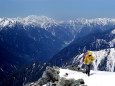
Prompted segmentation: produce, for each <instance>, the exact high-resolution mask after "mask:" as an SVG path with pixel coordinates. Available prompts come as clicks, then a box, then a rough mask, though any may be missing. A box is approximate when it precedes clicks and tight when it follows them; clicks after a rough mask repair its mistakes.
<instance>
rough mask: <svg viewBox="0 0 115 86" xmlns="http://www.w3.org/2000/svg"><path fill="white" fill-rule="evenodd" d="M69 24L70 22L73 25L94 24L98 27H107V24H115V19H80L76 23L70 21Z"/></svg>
mask: <svg viewBox="0 0 115 86" xmlns="http://www.w3.org/2000/svg"><path fill="white" fill-rule="evenodd" d="M68 22H70V23H71V24H75V23H81V24H87V25H89V26H90V25H91V24H92V23H94V24H98V25H107V24H115V19H114V18H95V19H85V18H78V19H76V20H74V21H72V20H70V21H68Z"/></svg>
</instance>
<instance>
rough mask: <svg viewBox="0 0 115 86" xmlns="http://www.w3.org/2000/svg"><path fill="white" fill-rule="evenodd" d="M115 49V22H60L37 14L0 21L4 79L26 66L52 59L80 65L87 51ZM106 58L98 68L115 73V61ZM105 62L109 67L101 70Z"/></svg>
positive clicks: (0, 69) (0, 74) (0, 63)
mask: <svg viewBox="0 0 115 86" xmlns="http://www.w3.org/2000/svg"><path fill="white" fill-rule="evenodd" d="M68 45H69V46H68ZM65 47H66V48H65ZM114 47H115V19H111V18H96V19H84V18H81V19H76V20H74V21H73V20H70V21H59V22H57V21H55V20H54V19H52V18H49V17H46V16H35V15H31V16H28V17H25V18H20V17H17V18H0V59H1V60H0V78H1V79H2V78H3V77H4V76H7V75H9V74H10V73H11V71H13V70H16V69H17V68H18V67H19V66H21V65H22V64H26V63H33V62H36V61H48V60H50V59H52V60H51V61H50V62H51V63H52V64H53V65H63V64H64V65H68V64H73V63H75V64H80V60H79V62H78V63H77V61H78V60H77V61H76V60H75V59H77V58H79V55H81V54H82V53H84V52H86V51H87V50H91V51H93V52H94V51H96V52H101V51H103V52H105V53H106V54H107V53H108V52H109V51H112V50H114ZM63 48H64V49H63ZM111 49H112V50H111ZM60 50H61V51H60ZM58 52H59V53H58ZM94 53H95V52H94ZM110 55H111V54H110ZM103 56H104V57H103V58H104V59H101V60H99V61H101V62H100V63H95V69H96V67H98V68H97V69H99V70H108V71H114V65H112V64H114V61H113V60H112V59H111V60H110V61H108V59H107V58H106V56H109V54H108V55H105V54H104V55H103ZM75 57H76V58H75ZM9 58H10V59H9ZM96 58H98V57H97V56H96ZM112 58H113V57H112ZM104 61H106V62H105V63H107V65H106V66H105V67H101V66H103V65H102V64H103V62H104ZM111 61H112V64H110V62H111ZM110 65H112V66H110ZM110 67H112V68H110Z"/></svg>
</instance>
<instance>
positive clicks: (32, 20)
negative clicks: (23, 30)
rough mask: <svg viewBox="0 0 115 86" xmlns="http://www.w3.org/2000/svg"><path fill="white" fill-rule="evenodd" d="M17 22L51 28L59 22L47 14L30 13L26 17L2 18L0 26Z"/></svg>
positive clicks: (9, 25)
mask: <svg viewBox="0 0 115 86" xmlns="http://www.w3.org/2000/svg"><path fill="white" fill-rule="evenodd" d="M16 23H20V24H23V25H24V26H29V25H31V26H33V27H34V26H39V27H41V28H45V29H46V28H49V27H51V26H55V25H56V24H57V23H56V21H55V20H53V19H51V18H48V17H46V16H35V15H30V16H27V17H25V18H21V17H17V18H0V28H1V29H2V28H3V27H13V26H14V25H15V24H16Z"/></svg>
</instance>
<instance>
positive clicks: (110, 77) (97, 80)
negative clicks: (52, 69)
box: [60, 69, 115, 86]
mask: <svg viewBox="0 0 115 86" xmlns="http://www.w3.org/2000/svg"><path fill="white" fill-rule="evenodd" d="M65 73H68V76H64V75H65ZM90 74H91V75H90V76H87V75H86V74H84V73H82V72H77V71H72V70H69V69H60V77H65V78H67V79H72V78H74V79H76V80H77V79H81V78H82V79H84V81H85V85H87V86H115V82H114V77H115V72H105V71H92V70H91V73H90Z"/></svg>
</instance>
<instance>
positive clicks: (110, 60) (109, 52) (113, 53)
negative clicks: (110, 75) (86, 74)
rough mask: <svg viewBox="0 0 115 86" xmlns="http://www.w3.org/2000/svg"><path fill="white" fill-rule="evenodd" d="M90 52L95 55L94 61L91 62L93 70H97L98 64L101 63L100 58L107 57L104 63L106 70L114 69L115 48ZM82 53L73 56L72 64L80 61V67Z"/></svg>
mask: <svg viewBox="0 0 115 86" xmlns="http://www.w3.org/2000/svg"><path fill="white" fill-rule="evenodd" d="M91 52H92V53H93V56H94V57H95V61H94V62H93V63H92V65H93V67H94V70H95V71H97V70H98V68H99V65H101V62H102V60H104V59H105V58H107V60H106V63H105V64H106V70H107V71H111V72H113V71H115V48H110V49H104V50H100V51H91ZM83 55H84V53H82V54H80V55H77V56H76V57H74V59H73V62H72V64H75V63H80V64H79V66H80V67H81V66H82V65H83V63H82V59H83Z"/></svg>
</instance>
